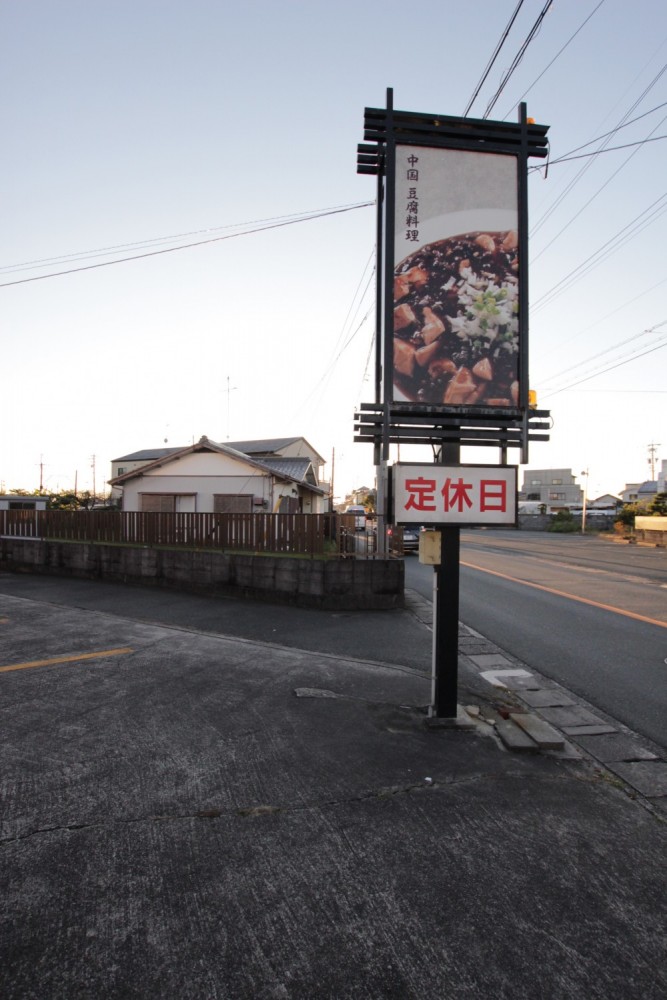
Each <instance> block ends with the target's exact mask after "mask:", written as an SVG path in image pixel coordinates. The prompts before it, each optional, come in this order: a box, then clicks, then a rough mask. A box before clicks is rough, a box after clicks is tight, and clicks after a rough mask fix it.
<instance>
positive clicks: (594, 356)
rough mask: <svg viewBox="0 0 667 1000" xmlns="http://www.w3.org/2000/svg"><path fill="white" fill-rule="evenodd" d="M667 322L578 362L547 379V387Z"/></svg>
mask: <svg viewBox="0 0 667 1000" xmlns="http://www.w3.org/2000/svg"><path fill="white" fill-rule="evenodd" d="M666 322H667V320H663V322H662V323H656V325H655V326H651V327H649V328H648V329H647V330H642V332H641V333H635V334H633V335H632V336H631V337H626V338H625V339H624V340H621V341H619V342H618V343H617V344H612V346H611V347H606V348H605V349H604V350H603V351H598V352H597V353H596V354H592V355H591V356H590V357H589V358H585V359H584V360H583V361H578V362H577V363H576V364H574V365H570V366H569V367H568V368H564V369H562V371H559V372H556V374H555V375H551V376H549V377H548V378H547V379H546V383H547V385H548V384H549V383H550V382H553V381H555V380H556V379H559V378H561V376H563V375H567V374H568V373H569V372H572V371H576V369H577V368H581V367H582V366H583V365H587V364H589V362H591V361H595V360H596V359H597V358H601V357H603V356H604V355H605V354H610V353H611V352H612V351H617V350H618V349H619V348H620V347H625V346H626V344H631V343H632V342H633V341H635V340H640V339H641V338H642V337H646V336H647V335H648V334H650V333H654V332H655V331H656V330H658V329H659V328H660V327H661V326H664V325H665V323H666Z"/></svg>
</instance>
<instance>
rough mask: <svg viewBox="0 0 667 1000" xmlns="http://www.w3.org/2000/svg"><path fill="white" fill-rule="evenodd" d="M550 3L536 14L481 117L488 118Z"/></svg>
mask: <svg viewBox="0 0 667 1000" xmlns="http://www.w3.org/2000/svg"><path fill="white" fill-rule="evenodd" d="M552 4H553V0H547V2H546V3H545V5H544V7H543V8H542V10H541V12H540V13H539V14H538V16H537V19H536V21H535V23H534V24H533V27H532V28H531V29H530V31H529V32H528V35H527V37H526V39H525V40H524V42H523V44H522V46H521V48H520V49H519V51H518V52H517V54H516V55H515V57H514V59H513V61H512V64H511V65H510V68H509V69H508V70H507V72H506V73H505V75H504V77H503V78H502V80H501V81H500V86H499V87H498V89H497V91H496V92H495V94H494V95H493V97H492V98H491V100H490V101H489V103H488V104H487V106H486V111H485V112H484V114H483V115H482V117H483V118H488V117H489V115H490V114H491V112H492V111H493V108H494V107H495V105H496V103H497V101H498V99H499V98H500V95H501V94H502V92H503V90H504V89H505V87H506V86H507V84H508V83H509V81H510V78H511V77H512V75H513V73H514V71H515V69H516V68H517V66H518V65H519V63H520V62H521V60H522V59H523V57H524V55H525V54H526V50H527V48H528V46H529V45H530V43H531V42H532V40H533V39H534V38H535V36H536V35H537V33H538V32H539V30H540V28H541V26H542V22H543V20H544V18H545V17H546V16H547V14H548V13H549V8H550V7H551V6H552Z"/></svg>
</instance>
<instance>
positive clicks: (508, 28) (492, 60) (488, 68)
mask: <svg viewBox="0 0 667 1000" xmlns="http://www.w3.org/2000/svg"><path fill="white" fill-rule="evenodd" d="M523 3H524V0H519V2H518V4H517V5H516V7H515V9H514V13H513V14H512V16H511V18H510V19H509V21H508V23H507V26H506V28H505V30H504V31H503V33H502V35H501V36H500V40H499V42H498V44H497V45H496V47H495V49H494V50H493V55H492V56H491V58H490V59H489V61H488V63H487V66H486V69H485V70H484V72H483V73H482V76H481V78H480V81H479V83H478V84H477V86H476V87H475V90H474V91H473V95H472V97H471V98H470V100H469V101H468V103H467V105H466V109H465V111H464V112H463V117H464V118H465V117H466V115H467V114H468V112H469V111H470V109H471V107H472V106H473V104H474V103H475V99H476V97H477V95H478V94H479V92H480V90H481V89H482V87H483V85H484V83H485V81H486V78H487V76H488V75H489V73H490V72H491V68H492V66H493V64H494V63H495V61H496V59H497V58H498V55H499V53H500V50H501V49H502V47H503V45H504V44H505V41H506V39H507V36H508V35H509V33H510V31H511V29H512V25H513V24H514V22H515V20H516V17H517V14H518V13H519V11H520V10H521V8H522V7H523Z"/></svg>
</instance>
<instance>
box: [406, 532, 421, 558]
mask: <svg viewBox="0 0 667 1000" xmlns="http://www.w3.org/2000/svg"><path fill="white" fill-rule="evenodd" d="M418 551H419V528H403V552H404V553H405V552H418Z"/></svg>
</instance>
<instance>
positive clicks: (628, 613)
mask: <svg viewBox="0 0 667 1000" xmlns="http://www.w3.org/2000/svg"><path fill="white" fill-rule="evenodd" d="M461 565H462V566H467V567H468V569H478V570H479V571H480V573H490V574H491V576H499V577H500V578H501V579H503V580H510V581H511V582H512V583H522V584H523V586H524V587H533V588H534V589H535V590H544V591H546V593H547V594H555V596H556V597H567V598H569V599H570V600H571V601H579V603H580V604H590V605H591V607H594V608H601V609H602V610H603V611H613V612H614V613H615V614H617V615H625V617H626V618H634V619H635V620H636V621H638V622H647V623H648V624H649V625H659V626H660V628H667V622H660V621H658V620H657V619H656V618H647V617H646V615H638V614H636V613H635V612H634V611H625V610H624V609H623V608H615V607H614V606H613V605H611V604H600V602H599V601H592V600H590V598H588V597H577V595H576V594H568V593H567V592H566V591H564V590H554V588H553V587H545V586H544V584H542V583H531V582H530V581H529V580H520V579H519V578H518V577H516V576H508V575H507V574H506V573H499V572H498V571H497V570H495V569H486V568H485V567H484V566H475V564H474V563H469V562H463V561H461Z"/></svg>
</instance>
